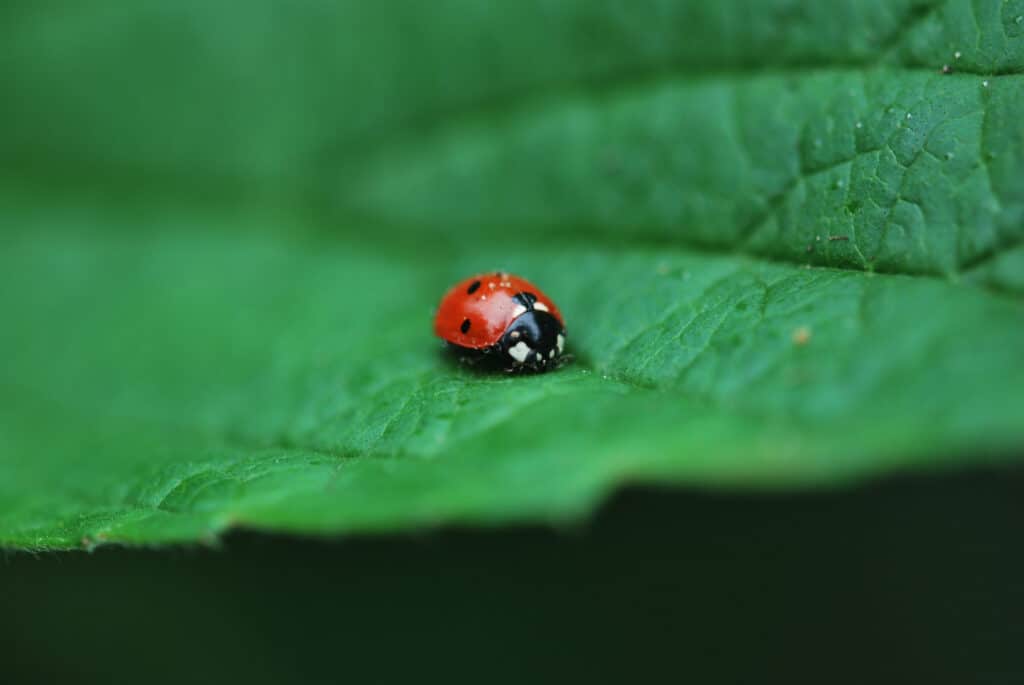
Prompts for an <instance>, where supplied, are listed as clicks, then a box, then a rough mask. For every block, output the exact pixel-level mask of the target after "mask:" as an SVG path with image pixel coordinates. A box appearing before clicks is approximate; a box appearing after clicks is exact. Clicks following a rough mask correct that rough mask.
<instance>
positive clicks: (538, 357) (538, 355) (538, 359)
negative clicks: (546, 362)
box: [537, 352, 544, 361]
mask: <svg viewBox="0 0 1024 685" xmlns="http://www.w3.org/2000/svg"><path fill="white" fill-rule="evenodd" d="M542 359H544V357H543V356H541V353H540V352H538V353H537V361H541V360H542Z"/></svg>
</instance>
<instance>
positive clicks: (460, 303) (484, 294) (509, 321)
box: [434, 272, 565, 371]
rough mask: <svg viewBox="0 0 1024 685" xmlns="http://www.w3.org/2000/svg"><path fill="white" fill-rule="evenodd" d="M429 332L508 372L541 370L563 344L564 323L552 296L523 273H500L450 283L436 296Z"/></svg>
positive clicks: (550, 363)
mask: <svg viewBox="0 0 1024 685" xmlns="http://www.w3.org/2000/svg"><path fill="white" fill-rule="evenodd" d="M434 333H436V334H437V336H438V337H440V338H444V339H445V340H447V341H448V342H449V343H450V344H452V345H454V346H455V347H457V348H461V349H462V351H464V352H470V351H471V352H472V353H473V354H475V355H479V356H486V357H488V358H490V359H495V360H498V362H499V363H501V364H506V365H508V366H507V368H508V370H510V371H544V370H545V369H547V368H548V367H549V366H553V365H555V364H556V363H557V362H559V361H560V360H561V358H562V351H563V350H564V349H565V323H564V322H563V321H562V315H561V313H560V312H559V311H558V307H556V306H555V303H554V302H552V301H551V298H550V297H548V296H547V295H545V294H544V293H542V292H541V291H540V289H539V288H537V286H535V285H533V284H532V283H530V282H529V281H527V280H526V279H525V278H519V277H518V276H513V275H511V274H506V273H502V272H497V273H489V274H481V275H479V276H471V277H470V278H467V279H466V280H464V281H460V282H459V283H456V284H455V285H454V286H452V288H451V289H450V290H449V291H448V292H447V293H445V296H444V298H442V299H441V306H440V307H439V308H438V310H437V316H436V317H435V319H434ZM470 358H472V356H471V357H470Z"/></svg>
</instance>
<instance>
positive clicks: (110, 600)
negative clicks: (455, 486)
mask: <svg viewBox="0 0 1024 685" xmlns="http://www.w3.org/2000/svg"><path fill="white" fill-rule="evenodd" d="M1022 495H1024V470H1019V469H1018V470H992V471H974V472H971V473H967V474H961V475H944V476H930V477H915V478H900V479H894V480H888V481H884V482H880V483H875V484H872V485H868V486H865V487H861V488H857V489H852V490H845V491H836V492H832V493H814V494H800V495H791V496H778V495H776V496H751V495H741V494H732V495H728V494H727V495H722V494H717V495H712V494H706V493H699V492H692V491H691V492H688V491H653V490H639V489H633V490H629V491H627V492H625V493H623V494H622V495H620V496H618V497H616V498H615V499H614V500H613V501H612V502H610V503H609V504H608V505H607V506H606V507H605V508H604V509H603V510H602V512H601V513H600V514H599V515H598V516H597V517H596V518H595V519H594V520H592V521H591V522H590V523H588V524H585V525H582V526H580V527H578V528H571V529H560V530H552V529H548V528H541V527H523V528H512V529H501V530H491V531H488V530H447V531H438V532H425V533H420V534H417V535H403V536H391V537H357V538H344V539H336V540H324V539H306V540H300V539H290V538H284V537H274V536H266V535H262V534H258V533H252V532H246V533H237V534H234V535H231V536H229V537H228V538H227V539H225V540H224V541H222V542H221V543H220V545H219V546H217V547H212V548H203V547H189V548H178V549H172V550H162V551H155V550H145V549H106V548H103V549H99V550H97V551H96V552H94V553H92V554H87V553H62V554H46V555H40V556H33V555H29V554H14V555H10V556H8V557H7V559H6V562H5V563H4V564H3V566H2V567H0V578H2V593H3V594H2V603H0V611H2V616H3V621H2V624H0V644H2V645H3V647H4V648H3V662H4V669H3V670H4V676H3V680H5V681H7V682H12V683H20V682H83V681H88V682H152V683H181V682H188V681H199V682H216V681H221V682H225V681H229V680H231V681H240V682H245V681H248V682H268V683H269V682H328V681H334V682H336V681H341V680H348V681H354V682H368V681H374V680H391V681H396V680H397V681H400V682H409V681H413V680H423V679H429V680H433V679H434V678H435V677H437V678H438V679H442V680H451V679H456V678H457V679H459V680H470V681H472V682H493V681H501V682H534V681H541V682H551V681H563V682H574V681H576V680H578V679H582V680H584V681H609V680H615V681H629V680H636V679H638V678H641V679H644V680H647V679H657V680H662V679H664V680H669V681H680V682H709V681H714V682H763V681H772V682H791V681H793V680H801V681H805V682H823V683H826V682H827V683H833V682H849V683H867V682H900V683H911V682H914V683H1019V682H1024V657H1022V655H1021V653H1022V647H1024V629H1022V617H1024V554H1022V552H1021V540H1022V539H1024V517H1022V514H1024V499H1022ZM654 676H658V678H654Z"/></svg>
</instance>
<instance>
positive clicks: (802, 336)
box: [793, 326, 811, 346]
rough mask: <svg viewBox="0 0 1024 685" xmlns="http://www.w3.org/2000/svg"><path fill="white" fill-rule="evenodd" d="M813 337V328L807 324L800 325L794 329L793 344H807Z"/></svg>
mask: <svg viewBox="0 0 1024 685" xmlns="http://www.w3.org/2000/svg"><path fill="white" fill-rule="evenodd" d="M810 339H811V329H810V328H808V327H807V326H800V327H799V328H797V329H796V330H794V331H793V344H794V345H801V346H802V345H806V344H807V343H808V342H809V341H810Z"/></svg>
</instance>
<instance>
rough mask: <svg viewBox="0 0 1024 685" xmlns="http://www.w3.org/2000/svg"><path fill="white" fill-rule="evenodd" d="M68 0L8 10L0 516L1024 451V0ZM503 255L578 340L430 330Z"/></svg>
mask: <svg viewBox="0 0 1024 685" xmlns="http://www.w3.org/2000/svg"><path fill="white" fill-rule="evenodd" d="M60 4H61V3H49V4H47V5H45V6H42V5H41V4H39V3H29V2H14V3H9V4H8V5H5V8H4V9H3V10H0V19H2V21H0V45H3V47H2V48H0V88H2V89H3V92H4V93H5V97H4V102H5V109H4V111H3V113H2V114H0V124H2V132H0V150H2V151H3V153H4V154H3V158H2V161H0V164H2V180H0V221H2V223H3V226H4V234H3V237H2V238H0V240H2V243H0V244H2V249H0V305H2V307H3V311H4V312H5V317H4V319H5V324H4V325H3V327H2V328H0V352H2V353H3V358H4V362H5V363H4V365H3V366H2V367H0V544H3V545H6V546H10V547H18V548H34V549H39V548H68V547H75V546H79V545H84V546H87V547H89V546H92V545H94V544H97V543H99V542H102V541H111V542H121V543H130V544H150V543H160V542H171V541H188V540H197V539H202V538H205V537H207V536H210V535H215V534H217V533H218V532H220V531H222V530H224V529H225V528H228V527H231V526H248V527H255V528H261V529H275V530H287V531H295V532H302V533H332V532H341V531H368V530H395V529H402V528H409V527H416V526H426V525H436V524H441V523H453V522H458V523H470V524H499V523H504V522H508V521H513V520H537V519H540V520H556V521H557V520H565V519H570V518H573V517H578V516H581V515H585V514H586V513H587V512H589V511H590V510H591V509H592V508H593V506H594V505H595V504H596V503H597V502H599V501H600V500H601V498H602V497H604V495H605V494H606V493H607V492H608V491H609V490H610V489H612V488H615V487H617V486H618V485H620V484H623V483H629V482H638V481H639V482H652V483H687V484H692V485H699V486H702V487H749V488H796V487H821V486H831V485H837V484H843V483H847V482H851V481H855V480H858V479H861V478H865V477H869V476H875V475H878V474H885V473H889V472H892V471H895V470H903V469H909V468H924V469H936V468H945V467H947V466H958V465H966V464H970V463H978V462H981V461H990V460H993V459H1005V458H1013V457H1014V456H1015V455H1019V454H1021V452H1022V449H1021V448H1022V446H1024V365H1022V364H1021V351H1022V350H1024V125H1022V124H1021V122H1022V121H1024V87H1022V86H1024V76H1022V72H1024V27H1022V26H1021V24H1022V22H1024V20H1020V21H1018V17H1021V16H1024V3H1021V2H999V1H997V0H994V1H992V2H968V1H966V0H964V1H954V0H950V1H948V2H937V3H921V2H902V3H900V2H881V1H879V2H868V1H867V0H864V1H854V0H847V1H845V2H837V3H829V4H827V5H826V4H822V3H814V2H811V1H810V0H807V1H806V2H791V1H787V2H783V1H781V0H779V1H778V2H770V1H765V2H740V1H738V0H736V1H734V2H725V3H701V2H676V3H653V2H651V3H615V2H607V3H593V2H589V1H587V2H585V1H584V0H579V1H578V2H565V3H559V4H557V5H551V4H550V3H542V2H521V3H515V4H514V5H512V6H510V7H508V8H506V10H505V11H503V12H502V13H497V12H494V11H493V8H492V7H490V5H489V3H482V2H471V1H470V0H462V1H457V0H447V1H445V2H438V3H430V4H429V5H427V4H422V3H413V2H408V3H397V2H396V3H391V4H389V3H382V4H383V5H387V7H380V8H375V9H370V7H371V6H370V5H366V4H364V3H351V4H338V5H337V6H333V7H327V6H325V5H324V4H323V3H312V2H310V3H286V4H285V3H273V2H269V0H267V1H265V2H257V3H252V5H253V6H252V7H251V8H250V9H248V10H247V11H246V13H245V16H239V15H238V13H237V8H236V7H235V6H233V5H232V4H231V3H218V2H213V3H210V2H193V3H170V2H165V1H163V0H154V1H153V2H148V3H139V4H132V5H123V4H121V3H106V2H102V1H101V0H94V1H93V2H88V3H71V4H69V6H68V7H66V8H61V10H60V11H59V12H58V11H56V9H55V7H56V6H59V5H60ZM944 65H948V66H949V69H946V70H945V71H951V72H952V73H943V71H944V70H943V66H944ZM496 268H504V269H508V270H511V271H514V272H517V273H521V274H523V275H525V276H527V277H529V278H530V279H531V280H534V281H536V282H538V283H539V284H541V285H542V286H543V287H544V289H545V290H546V291H547V292H548V293H549V294H550V295H551V296H552V297H553V298H554V299H555V300H556V301H557V302H558V303H559V305H560V307H561V308H562V310H563V312H564V314H565V315H566V319H567V324H568V327H569V344H570V348H571V352H573V353H574V354H575V357H576V358H575V361H574V362H573V363H572V364H570V365H568V366H566V367H564V368H562V369H560V370H558V371H557V372H555V373H549V374H545V375H541V376H533V377H519V376H517V377H509V376H503V375H500V374H498V375H487V374H481V373H477V372H474V371H472V370H469V369H465V368H461V367H460V366H459V365H458V364H457V363H456V362H454V361H453V360H452V359H450V358H448V357H446V356H445V355H443V354H442V353H441V349H440V345H439V343H438V342H437V341H436V340H435V339H434V338H433V337H432V335H431V330H430V329H431V326H430V322H431V314H432V308H433V307H434V306H435V305H436V302H437V300H438V298H439V296H440V294H441V293H442V292H443V291H444V289H445V288H446V287H447V286H448V285H449V284H450V283H451V282H452V281H454V280H456V279H457V278H460V277H463V276H465V275H467V274H469V273H472V272H476V271H484V270H491V269H496Z"/></svg>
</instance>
